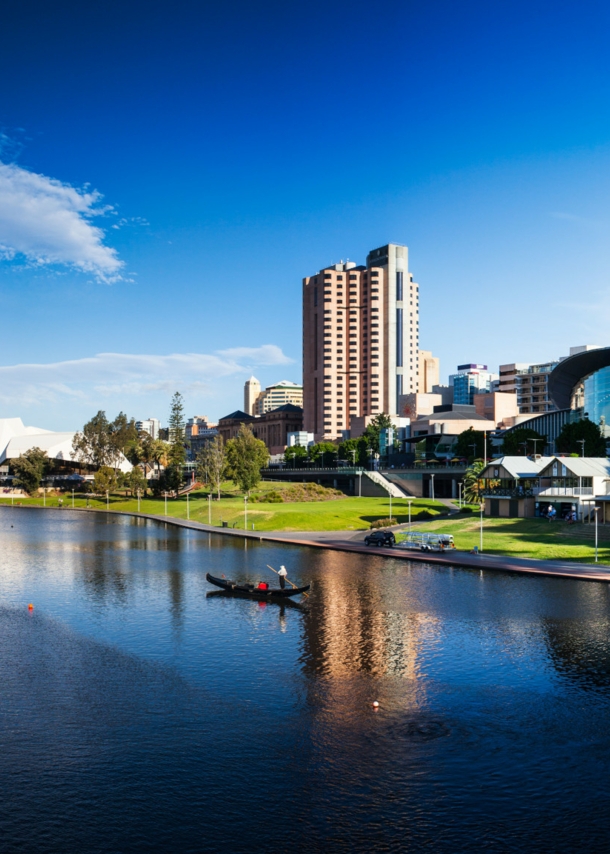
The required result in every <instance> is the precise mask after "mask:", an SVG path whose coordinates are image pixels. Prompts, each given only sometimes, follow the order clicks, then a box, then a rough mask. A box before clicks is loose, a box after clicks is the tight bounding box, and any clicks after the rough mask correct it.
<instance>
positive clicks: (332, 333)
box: [303, 243, 419, 441]
mask: <svg viewBox="0 0 610 854" xmlns="http://www.w3.org/2000/svg"><path fill="white" fill-rule="evenodd" d="M418 354H419V286H418V285H417V284H416V283H415V282H413V277H412V276H411V274H410V273H409V272H408V249H407V247H406V246H401V245H398V244H394V243H391V244H388V245H387V246H383V247H381V248H379V249H375V250H373V251H372V252H370V253H369V254H368V256H367V259H366V266H357V265H356V264H355V263H353V262H347V263H343V262H341V263H340V264H333V265H331V266H329V267H325V268H323V269H322V270H320V271H319V272H318V273H316V274H315V275H313V276H309V277H307V278H305V279H303V409H304V429H305V430H306V431H307V432H312V433H314V434H315V437H316V441H320V440H321V439H327V440H331V439H336V438H339V437H341V436H342V435H343V434H344V433H345V431H347V430H349V429H350V423H351V419H352V418H358V419H362V418H365V417H367V416H375V415H377V414H379V413H381V412H386V413H388V414H390V415H395V414H397V412H398V406H399V399H400V397H401V395H402V394H405V393H410V392H416V391H418V374H419V358H418Z"/></svg>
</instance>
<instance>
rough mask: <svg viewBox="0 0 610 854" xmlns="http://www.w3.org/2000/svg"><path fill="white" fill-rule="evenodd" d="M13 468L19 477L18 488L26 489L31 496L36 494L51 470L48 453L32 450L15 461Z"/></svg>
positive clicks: (37, 449)
mask: <svg viewBox="0 0 610 854" xmlns="http://www.w3.org/2000/svg"><path fill="white" fill-rule="evenodd" d="M11 467H12V469H13V471H14V472H15V474H16V475H17V482H16V483H17V486H20V487H21V488H22V489H25V491H26V492H28V493H29V494H30V495H31V494H32V493H33V492H36V490H37V489H38V487H39V486H40V483H41V481H42V478H43V477H44V475H45V474H46V472H47V471H48V468H49V458H48V457H47V452H46V451H41V450H40V448H30V449H29V451H26V452H25V453H24V454H20V455H19V457H17V459H16V460H13V461H12V463H11Z"/></svg>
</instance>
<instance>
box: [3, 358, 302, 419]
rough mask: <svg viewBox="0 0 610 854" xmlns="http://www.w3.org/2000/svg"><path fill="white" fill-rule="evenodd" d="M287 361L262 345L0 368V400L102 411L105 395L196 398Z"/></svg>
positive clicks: (12, 403)
mask: <svg viewBox="0 0 610 854" xmlns="http://www.w3.org/2000/svg"><path fill="white" fill-rule="evenodd" d="M290 362H291V359H289V358H288V357H287V356H285V355H284V353H283V352H282V350H281V349H280V348H279V347H277V346H275V345H274V344H264V345H263V346H261V347H237V348H235V349H233V350H221V351H217V352H216V353H209V354H207V353H172V354H170V355H135V354H125V353H99V354H98V355H96V356H90V357H87V358H84V359H74V360H71V361H65V362H53V363H49V364H21V365H9V366H5V367H0V402H1V403H3V404H5V405H7V404H9V405H11V406H31V405H33V404H39V403H41V402H44V401H46V402H49V403H58V402H61V401H62V400H63V401H66V402H68V401H73V402H74V401H75V400H81V401H83V402H87V401H88V402H90V403H91V405H92V406H97V405H99V407H100V408H103V399H104V398H110V397H112V398H114V399H116V398H123V399H124V400H125V401H127V402H128V401H129V400H130V399H131V398H133V397H138V396H144V395H149V394H154V393H155V392H164V393H166V394H168V395H169V394H172V393H173V392H174V391H176V390H177V389H179V390H180V391H181V392H183V393H189V392H194V393H198V394H202V393H205V392H206V391H210V390H211V388H212V385H213V384H214V383H215V381H217V380H219V379H220V380H221V379H223V378H224V377H229V376H234V375H238V374H240V373H245V372H246V371H248V370H249V369H250V368H251V367H252V366H256V365H261V366H269V365H285V364H289V363H290ZM124 405H125V406H127V405H128V403H125V404H124Z"/></svg>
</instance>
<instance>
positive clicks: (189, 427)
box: [184, 415, 218, 461]
mask: <svg viewBox="0 0 610 854" xmlns="http://www.w3.org/2000/svg"><path fill="white" fill-rule="evenodd" d="M184 434H185V437H186V439H187V446H188V458H189V460H190V461H193V460H195V459H196V457H197V454H198V453H199V452H200V451H201V450H203V448H204V446H205V445H206V443H207V442H209V441H210V439H213V438H214V436H217V435H218V430H217V428H216V424H211V423H210V421H209V420H208V418H207V416H206V415H194V416H193V417H192V418H189V420H188V421H187V422H186V427H185V428H184Z"/></svg>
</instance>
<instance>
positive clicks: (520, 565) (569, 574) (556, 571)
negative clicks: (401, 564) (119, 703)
mask: <svg viewBox="0 0 610 854" xmlns="http://www.w3.org/2000/svg"><path fill="white" fill-rule="evenodd" d="M62 512H63V511H62ZM84 512H87V511H84ZM93 512H96V513H99V512H111V513H112V512H117V513H119V512H121V511H112V510H111V511H99V510H95V511H93ZM122 515H126V516H137V517H139V518H144V519H153V520H155V521H156V522H165V523H167V524H170V525H176V526H177V527H179V528H190V529H193V530H196V531H207V532H209V533H213V534H223V535H224V536H229V537H242V538H244V539H249V540H257V541H258V542H263V541H270V542H276V543H290V544H291V545H295V546H309V547H313V548H323V549H333V550H335V551H343V552H359V553H363V554H374V555H381V556H383V557H392V558H394V559H397V560H411V561H421V562H423V563H433V564H440V565H444V566H466V567H470V568H474V569H493V570H499V571H504V572H518V573H522V574H526V575H548V576H554V577H556V578H571V579H577V580H579V581H605V582H610V566H607V565H606V564H597V565H595V564H586V563H572V562H570V563H562V562H561V561H555V560H533V559H531V558H520V557H512V556H502V555H491V554H476V555H475V554H471V553H470V552H462V551H457V550H456V551H451V552H426V553H425V554H424V553H422V552H417V551H408V550H407V549H401V548H370V547H369V546H366V545H365V544H364V537H365V536H366V534H367V533H368V532H367V531H242V530H239V529H237V528H217V527H215V526H214V525H211V526H210V525H204V524H203V523H202V522H191V521H187V520H186V519H176V518H173V517H169V516H154V515H150V514H147V513H122Z"/></svg>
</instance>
